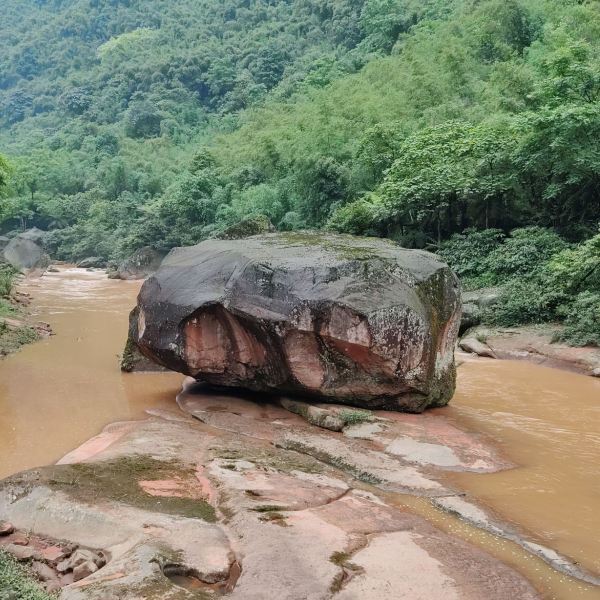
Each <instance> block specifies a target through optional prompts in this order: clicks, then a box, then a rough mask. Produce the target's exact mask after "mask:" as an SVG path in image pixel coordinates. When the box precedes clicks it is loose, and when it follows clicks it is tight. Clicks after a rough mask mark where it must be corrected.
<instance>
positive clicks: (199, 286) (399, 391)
mask: <svg viewBox="0 0 600 600" xmlns="http://www.w3.org/2000/svg"><path fill="white" fill-rule="evenodd" d="M460 310H461V302H460V290H459V285H458V281H457V278H456V276H455V275H454V274H453V273H452V271H451V270H450V269H449V267H448V266H447V265H446V264H444V263H443V262H440V260H439V259H438V258H436V257H435V256H434V255H432V254H429V253H427V252H423V251H420V250H407V249H404V248H401V247H399V246H397V245H396V244H394V243H393V242H391V241H388V240H382V239H373V238H357V237H353V236H342V235H330V234H324V233H323V234H321V233H278V234H266V235H260V236H254V237H250V238H246V239H243V240H208V241H205V242H202V243H200V244H198V245H196V246H192V247H187V248H176V249H174V250H172V251H171V253H170V254H169V255H168V256H167V257H166V258H165V260H164V261H163V263H162V266H161V267H160V269H159V270H158V271H157V272H156V273H155V274H154V275H153V276H152V277H150V278H149V279H148V280H147V281H146V282H145V283H144V285H143V287H142V289H141V292H140V295H139V297H138V306H137V307H136V308H135V309H134V310H133V312H132V315H131V319H130V340H131V341H132V342H134V343H135V344H137V346H138V347H139V349H140V350H141V351H142V352H143V353H144V354H145V355H146V356H147V357H149V358H151V359H153V360H155V361H156V362H158V363H160V364H162V365H163V366H165V367H167V368H169V369H172V370H175V371H179V372H181V373H185V374H187V375H191V376H193V377H195V378H196V379H198V380H203V381H206V382H208V383H210V384H213V385H222V386H232V387H243V388H249V389H252V390H257V391H269V392H276V393H297V394H302V395H304V396H313V397H317V398H325V399H329V400H331V401H335V402H340V403H348V404H352V405H357V406H364V407H368V408H385V409H392V410H408V411H414V412H420V411H422V410H424V409H425V408H427V407H429V406H442V405H445V404H447V402H448V401H449V400H450V398H451V397H452V394H453V392H454V386H455V367H454V346H455V343H456V337H457V333H458V328H459V324H460Z"/></svg>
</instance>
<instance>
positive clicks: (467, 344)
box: [458, 325, 600, 377]
mask: <svg viewBox="0 0 600 600" xmlns="http://www.w3.org/2000/svg"><path fill="white" fill-rule="evenodd" d="M560 331H561V328H560V326H559V325H535V326H529V327H510V328H508V327H503V328H494V327H485V326H478V327H473V328H471V329H469V330H468V331H466V332H465V334H464V335H463V337H462V338H461V339H460V340H459V343H458V346H459V348H460V349H461V350H462V351H464V352H469V353H471V354H477V355H479V356H483V357H487V358H498V359H510V360H528V361H531V362H534V363H536V364H539V365H544V366H546V367H553V368H557V369H565V370H567V371H573V372H575V373H581V374H583V375H591V376H593V377H600V348H597V347H593V346H584V347H574V346H569V345H568V344H565V343H562V342H557V341H556V340H557V339H558V338H559V337H560V335H559V334H560Z"/></svg>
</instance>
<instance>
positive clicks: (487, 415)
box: [0, 269, 600, 600]
mask: <svg viewBox="0 0 600 600" xmlns="http://www.w3.org/2000/svg"><path fill="white" fill-rule="evenodd" d="M139 287H140V284H139V282H124V281H113V280H108V279H106V277H105V276H104V275H103V274H101V273H99V272H88V271H84V270H81V269H65V270H62V271H61V272H60V273H48V274H46V275H45V276H44V277H43V278H41V279H37V280H28V281H25V282H24V283H23V284H22V285H21V289H22V290H23V291H28V292H30V293H31V294H32V296H33V297H34V303H33V307H32V308H33V310H34V313H35V314H36V318H38V319H40V320H43V321H47V322H49V323H50V324H51V325H52V328H53V330H54V332H55V334H56V335H55V336H52V337H51V338H49V339H46V340H43V341H41V342H39V343H36V344H32V345H29V346H27V347H25V348H23V349H22V350H21V351H20V352H18V353H16V354H14V355H12V356H9V357H8V358H6V359H5V360H2V361H0V478H2V477H5V476H7V475H10V474H12V473H15V472H17V471H20V470H23V469H27V468H32V467H35V466H39V465H43V464H48V463H50V462H53V461H55V460H57V459H58V458H60V457H61V456H62V455H64V454H65V453H67V452H68V451H70V450H72V449H73V448H75V447H77V446H78V445H80V444H81V443H83V442H84V441H85V440H87V439H89V438H90V437H92V436H94V435H96V434H97V433H98V432H99V431H100V430H101V429H102V427H104V426H105V425H106V424H108V423H111V422H115V421H119V420H131V419H139V418H144V411H145V410H146V409H149V408H157V407H158V408H171V409H173V406H174V399H175V396H176V394H177V392H178V391H179V389H180V387H181V383H182V380H183V377H182V376H181V375H177V374H172V373H144V374H130V375H126V374H122V373H121V372H120V370H119V368H118V355H119V354H120V352H121V351H122V349H123V346H124V342H125V337H126V332H127V317H128V313H129V310H130V309H131V308H132V306H133V305H134V304H135V298H136V295H137V293H138V290H139ZM439 411H440V412H441V413H442V414H444V415H446V416H447V417H448V418H450V419H451V420H452V421H453V422H454V423H455V424H456V425H457V426H458V427H460V428H462V429H465V430H470V431H476V432H480V433H482V434H483V435H486V436H488V437H490V438H491V439H492V440H493V441H494V443H496V444H497V445H498V446H499V447H500V448H501V450H502V451H503V452H504V454H505V455H506V456H507V457H508V458H510V459H512V460H513V461H514V462H515V464H517V465H519V467H518V468H515V469H511V470H507V471H503V472H500V473H494V474H474V473H451V474H449V475H448V478H449V480H450V482H451V483H453V484H454V485H455V486H457V487H459V488H462V489H464V490H465V491H467V492H469V493H470V494H471V495H472V496H473V497H475V498H477V499H478V501H479V502H480V503H482V504H483V505H485V506H487V507H488V508H489V509H490V510H491V511H492V512H493V513H494V514H495V515H496V516H498V517H500V518H501V519H502V520H504V521H505V522H508V523H511V524H514V525H515V526H516V527H518V528H519V529H520V530H521V531H523V532H524V533H526V534H527V536H528V537H529V538H530V539H531V540H533V541H537V542H539V543H541V544H544V545H546V546H548V547H550V548H553V549H554V550H556V551H559V552H561V553H563V554H564V555H566V556H568V557H570V558H571V559H573V560H574V561H577V562H578V563H579V564H581V565H582V566H583V567H585V568H587V569H589V570H590V571H592V572H593V573H595V574H600V510H599V509H600V461H599V460H598V459H599V457H600V380H595V379H592V378H590V377H584V376H581V375H575V374H572V373H567V372H563V371H556V370H552V369H546V368H543V367H539V366H536V365H533V364H530V363H525V362H510V361H493V360H485V359H479V360H469V361H467V362H466V363H465V364H463V365H462V366H461V367H460V369H459V385H458V390H457V393H456V396H455V398H454V399H453V401H452V403H451V404H450V406H448V407H446V408H444V409H439ZM397 502H398V503H399V504H403V505H405V506H408V507H409V508H410V509H411V510H414V511H415V512H417V513H419V514H422V515H423V516H425V517H426V518H428V519H429V520H431V521H432V522H433V523H434V524H436V525H437V526H439V527H440V528H442V529H444V530H446V531H449V532H451V533H453V534H455V535H458V536H460V537H463V538H465V539H467V540H469V541H471V542H473V543H475V544H477V545H479V546H480V547H482V548H483V549H485V550H487V551H488V552H490V553H491V554H493V555H495V556H497V557H499V558H501V559H502V560H504V561H505V562H507V563H509V564H511V565H513V566H515V567H516V568H517V569H518V570H520V571H521V572H522V573H523V574H524V575H525V576H527V577H528V578H529V579H530V580H531V581H532V582H533V583H534V585H536V586H537V587H538V589H540V590H541V591H542V592H543V597H544V598H545V599H548V600H550V599H557V600H578V599H581V600H588V599H589V600H592V599H593V598H600V591H599V588H597V587H594V586H591V585H589V584H582V583H580V582H578V581H576V580H574V579H572V578H570V577H566V576H564V575H561V574H559V573H557V572H556V571H554V570H553V569H552V568H550V567H549V566H548V565H546V564H545V563H544V562H543V561H541V560H540V559H538V558H537V557H533V556H532V555H530V554H528V553H527V552H525V551H524V550H523V549H521V548H520V547H518V546H516V544H513V543H511V542H507V541H505V540H500V539H498V538H496V537H495V536H493V535H492V534H489V533H486V532H482V531H480V530H478V529H476V528H475V527H473V526H469V525H468V524H465V523H463V522H462V521H460V520H459V519H457V518H455V517H453V516H451V515H447V514H446V513H442V512H441V511H439V510H437V509H434V508H433V507H432V505H431V504H430V503H429V502H428V501H427V500H425V499H418V498H410V497H399V498H398V499H397Z"/></svg>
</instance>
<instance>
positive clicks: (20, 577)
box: [0, 549, 53, 600]
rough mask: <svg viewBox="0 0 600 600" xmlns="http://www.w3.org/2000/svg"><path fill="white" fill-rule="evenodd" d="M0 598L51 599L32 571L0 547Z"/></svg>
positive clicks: (21, 599) (20, 599)
mask: <svg viewBox="0 0 600 600" xmlns="http://www.w3.org/2000/svg"><path fill="white" fill-rule="evenodd" d="M0 598H1V599H4V598H6V599H7V600H8V599H9V598H11V599H12V598H18V599H19V600H51V599H52V598H53V596H50V595H49V594H47V593H46V592H44V590H42V588H41V587H40V586H39V584H38V583H37V581H36V580H35V578H34V576H33V574H32V573H30V572H29V571H28V570H27V568H26V567H24V566H22V565H20V564H19V563H18V562H17V561H16V560H15V559H14V558H13V557H12V556H11V555H10V554H8V553H7V552H5V551H4V550H2V549H0Z"/></svg>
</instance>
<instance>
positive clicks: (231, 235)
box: [215, 215, 275, 240]
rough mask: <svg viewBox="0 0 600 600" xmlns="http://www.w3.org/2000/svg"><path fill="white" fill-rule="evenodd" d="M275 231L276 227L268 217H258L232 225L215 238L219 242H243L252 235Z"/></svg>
mask: <svg viewBox="0 0 600 600" xmlns="http://www.w3.org/2000/svg"><path fill="white" fill-rule="evenodd" d="M273 231H275V227H274V226H273V223H271V221H270V220H269V218H268V217H265V216H264V215H256V216H254V217H248V218H247V219H243V220H242V221H240V222H239V223H235V224H234V225H230V226H229V227H227V228H225V229H224V230H223V231H221V232H220V233H218V234H217V235H216V236H215V237H216V238H217V239H219V240H241V239H243V238H247V237H250V236H252V235H258V234H260V233H272V232H273Z"/></svg>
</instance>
